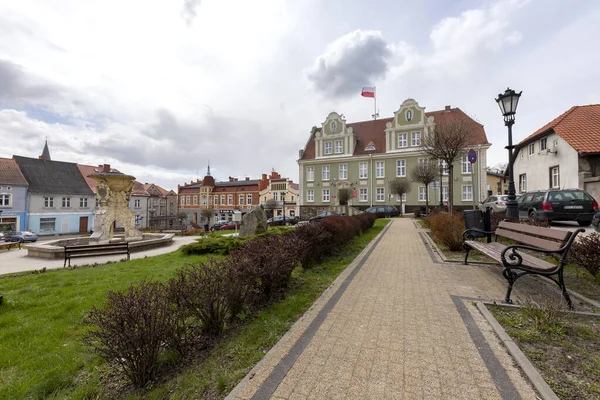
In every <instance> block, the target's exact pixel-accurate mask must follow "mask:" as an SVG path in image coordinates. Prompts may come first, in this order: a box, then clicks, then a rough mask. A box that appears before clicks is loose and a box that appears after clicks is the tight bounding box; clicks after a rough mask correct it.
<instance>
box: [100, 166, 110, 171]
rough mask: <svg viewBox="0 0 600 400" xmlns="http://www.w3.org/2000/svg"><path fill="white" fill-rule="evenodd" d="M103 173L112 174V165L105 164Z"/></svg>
mask: <svg viewBox="0 0 600 400" xmlns="http://www.w3.org/2000/svg"><path fill="white" fill-rule="evenodd" d="M102 172H110V164H104V165H103V166H102Z"/></svg>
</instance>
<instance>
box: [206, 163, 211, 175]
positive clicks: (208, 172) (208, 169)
mask: <svg viewBox="0 0 600 400" xmlns="http://www.w3.org/2000/svg"><path fill="white" fill-rule="evenodd" d="M206 175H207V176H210V160H208V168H207V169H206Z"/></svg>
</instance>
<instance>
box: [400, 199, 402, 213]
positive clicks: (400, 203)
mask: <svg viewBox="0 0 600 400" xmlns="http://www.w3.org/2000/svg"><path fill="white" fill-rule="evenodd" d="M400 216H402V196H400Z"/></svg>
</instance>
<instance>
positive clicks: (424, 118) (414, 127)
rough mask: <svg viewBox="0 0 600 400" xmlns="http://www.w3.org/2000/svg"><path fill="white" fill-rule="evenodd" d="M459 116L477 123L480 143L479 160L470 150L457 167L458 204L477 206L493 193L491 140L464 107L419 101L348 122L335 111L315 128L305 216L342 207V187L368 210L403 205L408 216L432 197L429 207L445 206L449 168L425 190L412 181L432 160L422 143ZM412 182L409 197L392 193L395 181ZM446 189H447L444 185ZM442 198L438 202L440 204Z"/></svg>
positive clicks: (303, 184)
mask: <svg viewBox="0 0 600 400" xmlns="http://www.w3.org/2000/svg"><path fill="white" fill-rule="evenodd" d="M455 118H459V119H465V120H466V121H468V122H469V123H472V126H473V129H474V132H473V133H474V138H475V139H474V141H475V143H473V144H472V146H471V147H470V148H471V149H474V150H475V151H476V153H477V156H478V157H477V162H476V163H475V164H471V163H470V162H469V160H468V158H467V152H468V150H469V149H464V155H463V157H462V158H461V159H460V160H458V161H457V162H456V163H455V165H454V196H453V203H454V206H455V207H458V208H472V207H473V204H474V203H475V202H478V201H481V200H483V199H484V198H485V197H486V194H487V176H486V151H487V149H488V148H489V146H490V144H489V143H488V141H487V138H486V135H485V131H484V129H483V125H481V124H479V123H477V122H475V121H473V120H472V119H471V118H470V117H468V116H467V115H466V114H465V113H464V112H462V111H461V110H460V109H459V108H451V107H450V106H447V107H446V108H445V109H444V110H440V111H434V112H425V108H424V107H421V106H419V104H418V103H417V102H416V101H415V100H413V99H408V100H406V101H404V102H403V103H402V105H401V106H400V108H399V109H398V110H397V111H396V112H395V113H394V116H393V118H386V119H381V120H372V121H363V122H356V123H347V122H346V120H345V118H344V117H342V116H341V115H340V114H338V113H336V112H332V113H330V114H329V115H328V116H327V118H326V119H325V121H324V122H323V123H322V124H321V127H320V128H317V127H314V128H313V129H312V131H311V136H310V138H309V140H308V142H307V144H306V147H305V148H304V149H303V150H300V157H299V160H298V164H299V169H300V171H299V173H300V174H299V175H300V182H299V183H300V198H299V205H300V213H301V214H302V215H307V216H310V215H315V214H317V213H318V212H320V211H322V210H324V209H327V208H330V207H337V206H339V201H338V200H337V193H338V191H339V190H340V189H343V188H348V189H351V190H352V193H353V196H352V199H351V201H350V205H351V206H353V207H357V208H360V209H365V208H367V207H370V206H375V205H387V204H390V205H394V206H399V205H400V203H401V201H402V202H403V203H404V204H405V210H406V212H413V211H415V210H417V209H423V208H424V206H425V200H426V195H425V193H428V195H429V204H430V206H433V205H435V204H439V199H440V196H441V197H443V200H444V201H447V200H448V173H447V168H444V167H445V166H443V165H441V169H443V171H444V172H443V174H442V179H441V183H442V184H441V185H440V181H439V180H438V181H437V182H435V183H433V184H431V185H429V187H425V186H424V185H422V184H420V183H418V182H412V181H411V178H410V176H411V175H410V174H411V171H412V170H413V169H415V168H417V166H418V164H419V163H421V162H424V161H426V160H427V156H426V155H425V154H424V153H423V149H422V145H421V140H422V139H423V138H424V137H425V136H426V135H429V134H433V133H432V132H433V129H434V126H435V123H436V121H437V122H440V121H446V120H452V119H455ZM397 177H399V178H406V179H407V181H408V182H410V190H409V192H408V193H406V194H405V196H404V199H400V198H398V196H394V195H392V194H391V193H390V192H389V183H390V182H391V180H392V179H394V178H397ZM440 186H441V187H440ZM436 199H437V200H436Z"/></svg>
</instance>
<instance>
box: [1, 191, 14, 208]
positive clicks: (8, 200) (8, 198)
mask: <svg viewBox="0 0 600 400" xmlns="http://www.w3.org/2000/svg"><path fill="white" fill-rule="evenodd" d="M0 207H12V193H0Z"/></svg>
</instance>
